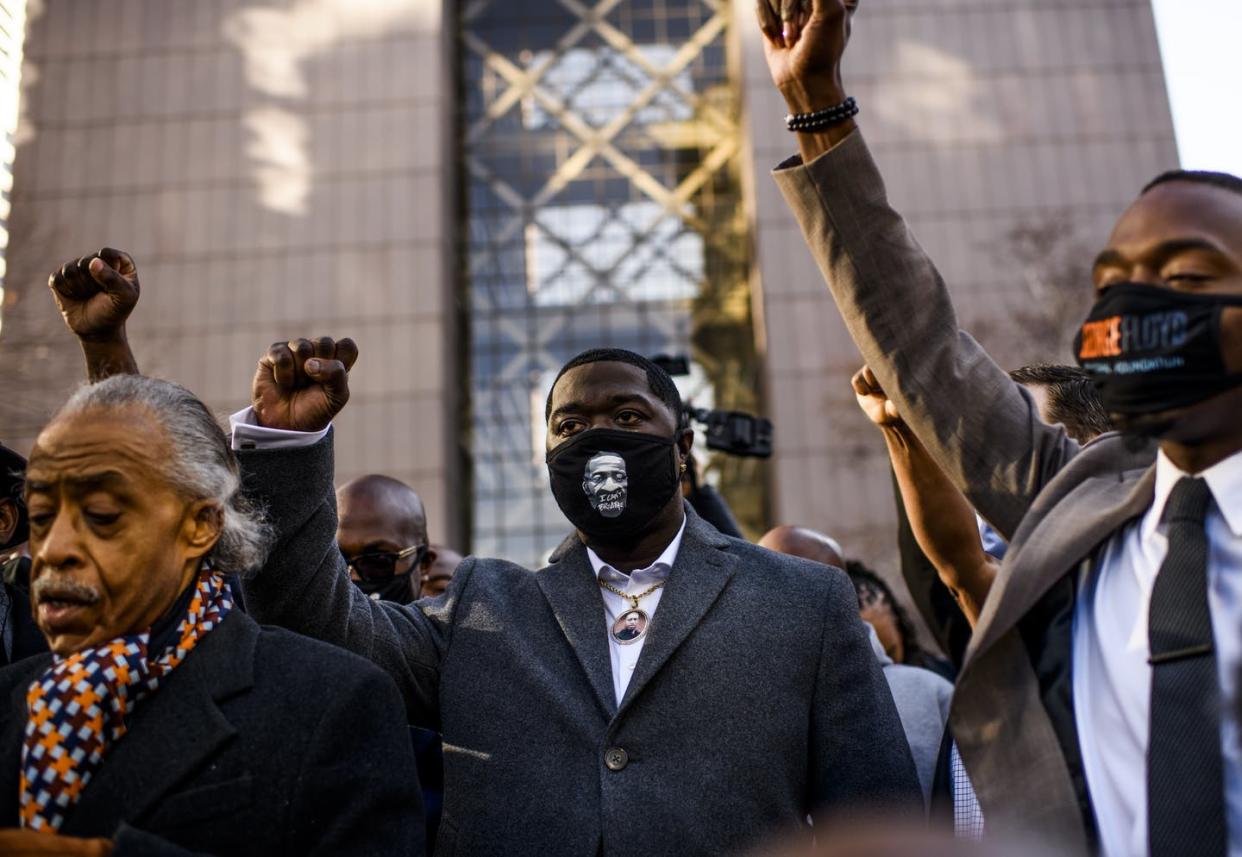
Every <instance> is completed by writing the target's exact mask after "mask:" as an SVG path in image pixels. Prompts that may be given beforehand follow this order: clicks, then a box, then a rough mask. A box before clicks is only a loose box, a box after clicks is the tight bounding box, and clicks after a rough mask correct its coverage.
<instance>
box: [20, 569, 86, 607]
mask: <svg viewBox="0 0 1242 857" xmlns="http://www.w3.org/2000/svg"><path fill="white" fill-rule="evenodd" d="M30 595H31V597H32V598H33V599H34V602H35V603H36V604H39V603H41V602H43V601H69V602H71V603H74V604H95V603H96V602H98V601H100V600H102V598H103V595H102V594H100V592H99V590H98V589H96V588H95V587H94V586H91V585H89V584H86V583H81V582H79V581H77V580H74V579H73V578H71V577H67V576H59V577H58V576H52V575H45V576H43V577H40V578H39V579H38V580H36V581H35V582H34V583H33V584H31V586H30Z"/></svg>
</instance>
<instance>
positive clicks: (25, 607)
mask: <svg viewBox="0 0 1242 857" xmlns="http://www.w3.org/2000/svg"><path fill="white" fill-rule="evenodd" d="M0 580H3V582H0V586H3V587H4V593H5V595H7V596H8V598H7V601H8V605H9V610H8V615H7V616H0V626H3V625H4V624H5V623H8V624H9V625H10V629H11V632H12V635H13V637H12V640H13V648H12V651H11V652H7V653H6V652H5V651H4V649H3V647H0V667H5V666H8V665H9V664H10V663H17V662H18V661H20V660H23V659H25V658H29V657H33V656H34V655H41V654H44V653H45V652H47V641H46V640H45V639H43V633H42V632H41V631H40V630H39V626H38V625H36V624H35V621H34V614H33V613H31V611H30V559H29V558H28V557H24V556H22V557H16V558H14V559H13V560H11V561H10V562H8V563H5V564H4V566H3V567H0ZM10 580H11V581H12V582H11V583H10V582H8V581H10Z"/></svg>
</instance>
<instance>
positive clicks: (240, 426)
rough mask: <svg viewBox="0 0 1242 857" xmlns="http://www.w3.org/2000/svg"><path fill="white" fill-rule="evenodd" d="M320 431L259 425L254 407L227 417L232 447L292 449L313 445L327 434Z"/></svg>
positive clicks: (325, 431)
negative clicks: (293, 429) (292, 429)
mask: <svg viewBox="0 0 1242 857" xmlns="http://www.w3.org/2000/svg"><path fill="white" fill-rule="evenodd" d="M330 428H332V426H331V425H330V424H329V425H328V428H325V429H323V430H322V431H290V430H288V429H274V428H267V427H266V426H261V425H259V423H258V420H256V419H255V416H254V408H244V409H242V410H240V411H238V412H237V413H235V414H233V415H231V416H230V417H229V432H230V434H231V435H232V436H233V449H293V448H296V447H300V446H314V445H315V444H317V443H319V441H321V440H323V439H324V436H325V435H327V433H328V429H330Z"/></svg>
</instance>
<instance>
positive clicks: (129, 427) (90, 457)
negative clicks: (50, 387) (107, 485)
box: [27, 406, 172, 483]
mask: <svg viewBox="0 0 1242 857" xmlns="http://www.w3.org/2000/svg"><path fill="white" fill-rule="evenodd" d="M171 455H172V447H171V445H170V443H169V440H168V435H167V434H166V433H165V431H164V429H163V427H162V426H161V425H160V424H159V422H158V421H157V420H156V419H155V416H154V415H153V414H152V413H151V412H150V411H148V410H147V409H146V408H142V407H138V406H125V407H119V408H92V409H89V410H87V411H83V412H80V413H78V414H74V415H70V416H66V417H61V418H58V419H55V420H53V421H52V422H51V423H49V424H48V425H47V426H46V427H45V428H44V429H43V431H42V432H40V434H39V439H38V440H37V441H35V446H34V449H33V450H32V451H31V453H30V465H29V467H28V468H27V478H28V480H29V481H31V482H56V481H59V480H63V479H74V478H78V477H83V476H88V475H90V474H92V473H97V472H100V471H105V470H106V471H111V472H112V473H114V474H116V475H117V476H119V477H120V478H122V479H124V480H126V481H134V482H145V483H151V482H158V481H163V479H164V478H165V473H164V467H165V465H166V463H167V461H168V460H169V458H171Z"/></svg>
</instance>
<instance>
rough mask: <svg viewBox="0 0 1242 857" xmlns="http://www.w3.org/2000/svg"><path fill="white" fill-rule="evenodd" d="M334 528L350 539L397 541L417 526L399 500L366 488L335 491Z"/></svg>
mask: <svg viewBox="0 0 1242 857" xmlns="http://www.w3.org/2000/svg"><path fill="white" fill-rule="evenodd" d="M336 503H337V528H338V529H339V530H340V531H341V532H342V533H343V534H344V533H349V535H350V537H351V538H361V539H364V540H367V541H372V540H374V541H381V540H389V541H394V542H395V541H400V540H402V539H403V538H405V537H406V536H408V535H409V534H410V533H412V532H413V531H414V530H416V529H418V521H417V520H415V518H414V517H413V516H411V515H410V514H409V512H408V510H407V508H406V506H405V505H404V504H402V503H397V502H393V501H392V499H390V498H386V497H383V496H377V495H376V494H375V493H374V492H369V491H350V490H342V491H338V492H337V495H336Z"/></svg>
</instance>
